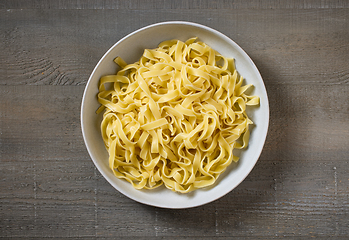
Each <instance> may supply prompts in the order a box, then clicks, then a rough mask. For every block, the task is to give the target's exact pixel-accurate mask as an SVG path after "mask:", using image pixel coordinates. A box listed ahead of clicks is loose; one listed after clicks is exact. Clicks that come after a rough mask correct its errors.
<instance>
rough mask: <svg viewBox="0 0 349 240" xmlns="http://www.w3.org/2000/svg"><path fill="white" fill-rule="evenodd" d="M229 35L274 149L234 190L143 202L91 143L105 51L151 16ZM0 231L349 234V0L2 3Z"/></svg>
mask: <svg viewBox="0 0 349 240" xmlns="http://www.w3.org/2000/svg"><path fill="white" fill-rule="evenodd" d="M167 20H186V21H192V22H197V23H201V24H204V25H207V26H209V27H212V28H215V29H217V30H218V31H221V32H223V33H224V34H226V35H227V36H229V37H230V38H232V39H233V40H234V41H235V42H237V43H238V44H239V45H240V46H241V47H242V48H243V49H244V50H245V51H246V52H247V53H248V54H249V55H250V57H251V58H252V59H253V61H254V62H255V63H256V65H257V67H258V68H259V70H260V72H261V74H262V77H263V79H264V81H265V84H266V88H267V91H268V96H269V100H270V126H269V132H268V137H267V141H266V144H265V148H264V150H263V152H262V155H261V156H260V159H259V161H258V163H257V165H256V166H255V168H254V169H253V171H252V172H251V174H250V175H249V176H248V177H247V178H246V180H245V181H243V182H242V183H241V184H240V185H239V186H238V187H237V188H236V189H234V190H233V191H232V192H231V193H229V194H227V195H226V196H224V197H223V198H221V199H219V200H217V201H215V202H213V203H210V204H207V205H204V206H201V207H197V208H192V209H186V210H170V209H159V208H154V207H150V206H146V205H142V204H139V203H136V202H134V201H133V200H130V199H128V198H127V197H125V196H123V195H122V194H120V193H119V192H117V191H116V190H115V189H113V188H112V187H111V185H109V183H107V182H106V180H104V178H103V177H102V176H101V174H100V173H99V172H98V170H96V168H95V167H94V165H93V163H92V161H91V160H90V158H89V155H88V153H87V150H86V148H85V146H84V143H83V139H82V134H81V129H80V104H81V98H82V94H83V91H84V87H85V84H86V82H87V79H88V77H89V75H90V73H91V72H92V70H93V68H94V66H95V64H96V63H97V62H98V61H99V59H100V57H101V56H102V55H103V54H104V53H105V51H107V50H108V49H109V48H110V47H111V46H112V45H113V44H114V43H115V42H117V41H118V40H119V39H121V38H122V37H124V36H125V35H127V34H128V33H130V32H132V31H134V30H136V29H139V28H141V27H143V26H146V25H148V24H152V23H156V22H161V21H167ZM0 49H1V51H0V61H1V64H0V103H1V104H0V238H8V239H21V238H23V239H29V238H50V237H52V238H68V237H72V238H82V239H96V238H103V239H104V238H110V239H155V238H161V239H213V238H217V239H231V238H232V237H236V238H237V239H257V238H260V239H269V238H279V237H282V236H287V237H290V238H293V239H298V238H304V239H309V238H323V239H328V238H334V239H348V238H349V202H348V199H349V170H348V167H349V166H348V161H349V60H348V59H349V2H348V1H344V0H343V1H339V0H338V1H330V0H325V1H315V0H308V1H306V0H304V1H298V0H293V1H291V0H290V1H261V0H255V1H249V2H247V1H242V0H241V1H209V0H201V1H199V0H197V1H184V0H181V1H160V0H157V1H156V0H153V1H141V0H133V1H121V0H119V1H108V0H105V1H92V0H89V1H71V0H60V1H34V0H33V1H31V0H30V1H19V0H17V1H10V0H2V1H0Z"/></svg>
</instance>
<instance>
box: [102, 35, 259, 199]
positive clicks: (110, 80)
mask: <svg viewBox="0 0 349 240" xmlns="http://www.w3.org/2000/svg"><path fill="white" fill-rule="evenodd" d="M196 40H197V39H196V38H191V39H188V40H187V41H186V42H182V41H179V40H169V41H164V42H162V43H160V44H159V47H158V48H156V49H146V50H145V51H144V54H143V55H142V57H141V58H140V60H139V61H138V62H136V63H132V64H127V63H126V62H124V61H123V60H122V59H121V58H120V57H117V58H116V59H115V60H114V61H115V63H116V64H118V65H119V66H120V67H121V70H120V71H118V72H117V73H116V74H115V75H108V76H104V77H102V78H101V79H100V85H99V93H98V101H99V103H100V104H101V107H100V108H99V109H98V110H97V113H99V112H102V111H103V110H105V111H104V114H103V120H102V123H101V132H102V137H103V140H104V143H105V146H106V148H107V150H108V152H109V166H110V168H111V169H112V171H113V172H114V175H115V176H116V177H118V178H121V179H125V180H126V181H128V182H130V183H131V184H132V186H133V187H134V188H136V189H143V188H145V189H153V188H156V187H159V186H161V185H163V184H164V185H165V186H166V187H167V188H169V189H171V190H173V191H176V192H181V193H187V192H190V191H193V190H195V189H198V188H203V187H207V186H210V185H212V184H214V183H215V181H216V180H217V178H218V177H219V175H220V174H222V173H223V172H224V171H225V170H226V168H227V167H228V166H229V165H230V164H231V163H232V161H235V162H236V161H238V157H236V156H234V155H233V149H234V148H239V149H241V148H246V147H247V145H248V141H249V135H250V134H249V129H248V128H249V125H250V124H252V121H251V120H250V119H249V118H248V116H247V114H246V107H247V106H251V105H258V104H259V97H258V96H250V95H248V94H247V93H246V92H248V89H250V88H251V86H252V85H251V84H249V85H243V77H242V76H240V75H239V73H238V72H237V71H236V69H235V63H234V59H228V58H225V57H224V56H222V55H220V54H219V53H217V52H216V51H215V50H213V49H212V48H211V47H209V46H208V45H206V44H205V43H203V42H200V41H196ZM220 64H222V65H220ZM108 84H110V85H112V86H109V87H107V86H106V85H108Z"/></svg>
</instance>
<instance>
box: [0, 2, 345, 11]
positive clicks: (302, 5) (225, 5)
mask: <svg viewBox="0 0 349 240" xmlns="http://www.w3.org/2000/svg"><path fill="white" fill-rule="evenodd" d="M348 7H349V3H348V1H345V0H322V1H317V0H293V1H288V0H281V1H273V0H262V1H261V0H253V1H244V0H232V1H224V0H218V1H210V0H176V1H171V0H165V1H164V0H147V1H143V0H127V1H126V0H103V1H95V0H85V1H79V0H66V1H55V0H36V1H26V0H2V1H1V2H0V8H3V9H143V10H144V9H243V8H252V9H315V8H320V9H324V8H348Z"/></svg>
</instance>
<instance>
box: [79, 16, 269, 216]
mask: <svg viewBox="0 0 349 240" xmlns="http://www.w3.org/2000/svg"><path fill="white" fill-rule="evenodd" d="M161 25H186V26H193V27H197V28H202V29H204V30H206V31H209V32H211V33H214V34H216V35H218V36H219V37H220V38H223V40H225V41H227V42H229V43H230V44H231V45H234V47H235V48H237V49H238V50H239V51H240V52H242V53H243V55H244V57H245V58H246V59H248V60H249V62H250V64H251V65H252V67H253V68H254V70H255V72H256V74H257V75H258V78H259V79H260V80H261V81H260V84H261V87H262V90H263V92H264V93H265V96H264V97H265V103H264V104H265V105H266V107H265V110H266V112H265V115H263V116H264V117H265V118H266V119H265V122H266V126H265V127H264V128H263V131H262V137H263V139H260V141H261V142H262V143H261V147H260V148H259V149H257V150H258V151H257V153H258V157H257V158H256V160H255V161H254V162H253V164H251V166H250V168H249V170H248V171H246V172H244V174H243V177H241V179H240V181H238V182H236V183H234V185H235V186H234V187H233V188H231V189H229V190H228V191H226V192H224V193H223V194H220V195H217V196H215V197H213V198H211V199H210V200H209V201H205V202H202V203H199V204H191V205H186V206H167V205H166V204H165V205H158V204H154V203H152V202H148V201H145V200H140V199H137V198H135V197H134V196H132V195H130V194H129V193H127V192H125V191H123V190H122V189H119V188H117V187H116V186H115V183H114V182H113V181H112V180H111V179H109V178H108V177H107V176H106V174H105V173H104V171H103V169H102V168H101V167H100V166H99V163H98V162H97V160H96V159H95V158H94V157H93V154H92V152H91V149H90V148H89V147H88V139H87V136H86V133H85V132H86V130H85V124H84V103H85V100H86V98H87V90H88V89H89V88H90V87H91V86H90V85H91V84H92V83H91V80H92V78H93V76H94V74H95V72H96V71H97V69H98V68H99V66H100V64H101V62H102V61H103V59H104V58H106V56H107V55H108V54H109V53H110V52H111V51H113V49H114V48H115V47H116V46H118V45H119V44H120V43H122V42H123V41H125V40H126V39H128V38H130V37H131V36H133V35H135V34H137V33H139V32H142V31H145V30H147V29H149V28H154V27H158V26H161ZM269 118H270V109H269V99H268V94H267V91H266V87H265V83H264V81H263V78H262V76H261V74H260V72H259V69H258V68H257V66H256V65H255V63H254V62H253V61H252V59H251V58H250V56H249V55H248V54H247V53H246V52H245V50H244V49H242V48H241V47H240V46H239V45H238V44H237V43H236V42H235V41H233V40H232V39H231V38H229V37H227V36H226V35H225V34H223V33H221V32H219V31H217V30H215V29H213V28H211V27H208V26H205V25H202V24H199V23H194V22H189V21H164V22H157V23H154V24H150V25H147V26H144V27H142V28H139V29H137V30H135V31H133V32H131V33H129V34H127V35H126V36H124V37H122V38H121V39H120V40H119V41H117V42H116V43H115V44H113V45H112V46H111V47H110V48H109V49H108V50H107V51H106V52H105V53H104V54H103V56H102V57H101V58H100V60H99V61H98V63H97V64H96V65H95V67H94V69H93V71H92V73H91V74H90V76H89V78H88V81H87V83H86V86H85V88H84V92H83V96H82V101H81V109H80V124H81V131H82V136H83V139H84V144H85V147H86V149H87V151H88V153H89V155H90V158H91V160H92V161H93V163H94V165H95V167H96V168H97V169H98V171H99V172H100V173H101V175H102V176H103V177H104V178H105V179H106V180H107V181H108V182H109V184H111V185H112V186H113V188H114V189H116V190H117V191H119V192H120V193H122V194H123V195H125V196H126V197H128V198H130V199H132V200H134V201H136V202H139V203H142V204H146V205H149V206H155V207H160V208H168V209H185V208H193V207H198V206H202V205H205V204H208V203H211V202H213V201H216V200H217V199H219V198H222V197H223V196H225V195H226V194H228V193H229V192H231V191H233V190H234V189H235V188H236V187H237V186H239V185H240V184H241V182H243V181H244V180H245V179H246V177H247V176H248V175H249V174H250V172H251V171H252V169H253V168H254V166H255V165H256V163H257V161H258V160H259V158H260V155H261V153H262V151H263V148H264V145H265V141H266V137H267V133H268V128H269ZM119 180H120V179H119ZM130 187H131V185H130ZM168 191H170V190H168ZM196 191H197V190H196Z"/></svg>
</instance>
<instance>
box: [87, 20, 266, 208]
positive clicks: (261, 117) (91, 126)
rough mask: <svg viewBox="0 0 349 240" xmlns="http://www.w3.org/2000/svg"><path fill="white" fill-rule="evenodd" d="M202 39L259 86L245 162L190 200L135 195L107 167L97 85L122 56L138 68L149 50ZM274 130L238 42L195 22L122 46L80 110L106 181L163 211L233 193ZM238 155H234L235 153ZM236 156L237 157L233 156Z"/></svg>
mask: <svg viewBox="0 0 349 240" xmlns="http://www.w3.org/2000/svg"><path fill="white" fill-rule="evenodd" d="M191 37H198V38H199V40H200V41H202V42H205V43H206V44H208V45H209V46H211V47H212V48H213V49H215V50H217V51H218V52H219V53H221V54H222V55H224V56H226V57H233V58H235V63H236V69H237V71H238V72H239V73H240V74H241V75H242V76H243V77H244V78H245V81H246V83H247V84H250V83H252V84H253V85H254V92H253V94H254V95H258V96H259V97H260V106H259V107H254V108H253V110H250V111H249V113H248V114H249V117H250V118H251V119H252V121H253V122H254V123H255V125H254V127H253V128H252V130H251V136H250V142H249V146H248V148H247V149H246V150H243V151H241V152H240V153H239V154H240V160H239V162H238V163H237V164H233V165H231V166H230V167H228V168H227V170H226V171H225V172H224V173H223V174H222V175H221V176H220V177H219V179H218V180H217V182H216V184H215V185H214V186H213V187H210V188H206V189H198V190H195V191H193V192H191V193H188V194H181V193H176V192H172V191H171V190H169V189H167V188H165V187H161V188H158V189H155V190H136V189H134V188H133V187H132V185H131V184H130V183H128V182H126V181H124V180H121V179H118V178H116V177H115V176H114V175H113V173H112V171H111V170H110V168H109V166H108V152H107V150H106V149H105V147H104V143H103V140H102V137H101V132H100V122H101V119H102V117H101V114H99V115H97V114H96V112H95V111H96V110H97V108H98V107H99V103H98V102H97V97H96V95H97V93H98V82H99V79H100V77H101V76H103V75H107V74H115V72H116V71H117V65H116V64H115V63H114V62H113V60H114V58H115V57H117V56H120V57H122V58H123V59H124V60H125V61H126V62H127V63H133V62H136V61H137V60H138V59H139V58H140V56H141V55H142V54H143V51H144V49H145V48H156V47H157V45H158V44H159V43H160V42H162V41H164V40H169V39H179V40H182V41H185V40H187V39H188V38H191ZM268 124H269V104H268V97H267V92H266V89H265V86H264V83H263V80H262V77H261V75H260V73H259V71H258V69H257V67H256V66H255V64H254V63H253V62H252V60H251V59H250V58H249V56H248V55H247V54H246V53H245V52H244V50H242V49H241V48H240V47H239V46H238V45H237V44H236V43H235V42H234V41H232V40H231V39H229V38H228V37H227V36H225V35H223V34H222V33H220V32H218V31H216V30H214V29H211V28H209V27H206V26H203V25H199V24H196V23H190V22H162V23H157V24H153V25H150V26H147V27H144V28H142V29H139V30H137V31H135V32H133V33H131V34H129V35H127V36H126V37H124V38H122V39H121V40H120V41H118V42H117V43H116V44H115V45H114V46H112V47H111V48H110V49H109V50H108V51H107V52H106V53H105V54H104V56H103V57H102V58H101V60H100V61H99V62H98V64H97V66H96V67H95V69H94V70H93V72H92V74H91V76H90V78H89V80H88V82H87V85H86V88H85V92H84V95H83V99H82V105H81V127H82V133H83V137H84V141H85V144H86V147H87V150H88V152H89V154H90V156H91V158H92V160H93V162H94V164H95V165H96V167H97V168H98V170H99V171H100V172H101V174H102V175H103V176H104V177H105V179H106V180H107V181H108V182H109V183H110V184H111V185H112V186H113V187H114V188H115V189H117V190H118V191H119V192H121V193H122V194H124V195H126V196H127V197H129V198H131V199H133V200H135V201H138V202H141V203H144V204H148V205H152V206H157V207H162V208H190V207H196V206H200V205H203V204H206V203H209V202H212V201H214V200H216V199H218V198H220V197H222V196H224V195H225V194H227V193H229V192H230V191H231V190H233V189H234V188H235V187H236V186H238V185H239V184H240V183H241V182H242V181H243V180H244V179H245V178H246V176H247V175H248V174H249V173H250V171H251V170H252V168H253V167H254V165H255V164H256V162H257V160H258V158H259V156H260V153H261V151H262V148H263V145H264V142H265V138H266V135H267V131H268ZM234 151H235V150H234ZM234 153H235V152H234Z"/></svg>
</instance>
